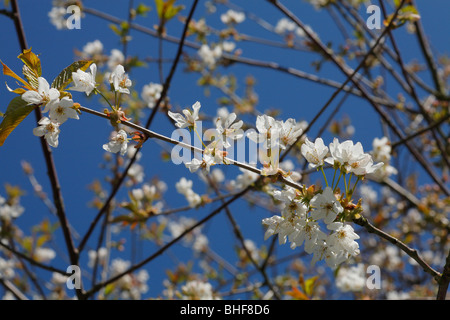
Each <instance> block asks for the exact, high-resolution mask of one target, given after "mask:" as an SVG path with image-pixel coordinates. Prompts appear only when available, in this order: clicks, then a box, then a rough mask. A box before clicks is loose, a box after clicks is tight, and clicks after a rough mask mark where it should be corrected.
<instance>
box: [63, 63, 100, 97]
mask: <svg viewBox="0 0 450 320" xmlns="http://www.w3.org/2000/svg"><path fill="white" fill-rule="evenodd" d="M89 70H90V71H91V72H90V73H89V72H85V71H83V70H81V69H78V70H77V72H72V80H73V84H74V86H73V87H70V88H69V90H73V91H79V92H84V93H86V95H90V94H91V92H92V91H94V89H95V86H96V83H95V76H96V74H97V65H96V64H95V63H93V64H91V65H90V66H89Z"/></svg>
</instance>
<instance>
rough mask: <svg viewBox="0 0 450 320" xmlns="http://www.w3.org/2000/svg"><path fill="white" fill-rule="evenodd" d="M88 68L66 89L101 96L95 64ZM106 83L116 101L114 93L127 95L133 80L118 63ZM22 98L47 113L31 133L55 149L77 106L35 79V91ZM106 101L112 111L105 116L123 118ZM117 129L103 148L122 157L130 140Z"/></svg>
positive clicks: (78, 71) (74, 74) (117, 110)
mask: <svg viewBox="0 0 450 320" xmlns="http://www.w3.org/2000/svg"><path fill="white" fill-rule="evenodd" d="M89 69H90V70H89V72H86V71H83V70H81V69H78V70H77V71H76V72H73V73H72V80H73V86H72V87H70V88H68V90H72V91H77V92H84V93H86V95H87V96H89V95H90V94H91V93H92V92H94V93H99V94H101V92H100V91H99V90H98V89H97V83H96V80H95V77H96V73H97V65H96V64H95V63H93V64H91V65H90V67H89ZM109 83H110V85H111V88H113V90H114V92H115V94H116V102H117V94H130V90H129V87H131V85H132V81H131V80H130V79H129V78H128V75H127V74H126V73H125V69H124V67H123V66H122V65H121V64H117V65H116V66H115V68H114V70H113V72H111V73H110V74H109ZM155 94H156V92H155ZM102 96H103V95H102ZM103 97H104V96H103ZM22 99H23V100H24V101H25V102H27V103H28V104H29V105H31V104H34V105H39V106H43V107H44V109H43V113H47V112H48V113H49V116H48V117H43V118H42V119H41V120H39V122H38V124H39V127H37V128H35V129H34V130H33V133H34V135H36V136H39V137H42V136H44V138H45V140H46V141H47V143H48V144H49V145H50V146H52V147H54V148H56V147H58V144H59V134H60V126H61V125H62V124H63V123H64V122H66V121H67V120H68V119H69V118H72V119H79V116H78V112H79V110H78V108H79V107H80V105H79V104H78V103H74V101H73V100H72V99H71V97H69V96H68V95H65V96H64V97H61V93H60V91H58V90H57V89H55V88H50V85H49V83H48V82H47V80H46V79H45V78H43V77H39V78H38V88H37V89H36V90H28V91H26V92H25V93H23V94H22ZM105 99H106V98H105ZM106 101H107V102H108V104H109V105H110V107H111V109H112V111H111V113H108V114H113V115H114V116H116V117H117V118H118V119H117V120H120V119H122V120H123V119H125V114H124V113H123V111H121V108H119V107H117V106H113V105H112V104H111V103H110V102H109V101H108V100H106ZM149 104H150V102H149ZM116 129H117V130H116V131H114V132H113V133H112V134H111V137H110V141H109V142H108V143H106V144H104V145H103V149H104V150H106V151H109V152H112V153H118V152H120V154H121V155H124V154H125V153H126V152H127V146H128V141H129V140H130V138H128V134H127V132H126V131H125V130H123V129H119V128H118V125H116Z"/></svg>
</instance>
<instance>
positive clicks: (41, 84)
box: [22, 77, 59, 104]
mask: <svg viewBox="0 0 450 320" xmlns="http://www.w3.org/2000/svg"><path fill="white" fill-rule="evenodd" d="M58 98H59V91H58V90H57V89H55V88H50V85H49V84H48V82H47V80H45V78H43V77H39V78H38V89H37V91H35V90H28V91H27V92H25V93H23V94H22V100H24V101H26V102H28V104H47V103H49V102H50V101H52V100H55V99H58Z"/></svg>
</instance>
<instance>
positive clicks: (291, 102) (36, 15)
mask: <svg viewBox="0 0 450 320" xmlns="http://www.w3.org/2000/svg"><path fill="white" fill-rule="evenodd" d="M178 2H179V3H184V4H186V6H187V7H189V5H190V3H191V1H178ZM83 3H84V5H85V6H86V7H92V8H96V9H98V10H103V11H105V12H107V13H108V14H111V15H113V16H116V17H119V18H122V19H126V12H127V8H128V1H119V0H114V1H106V0H96V1H93V0H87V1H83ZM284 3H285V5H286V6H289V8H290V9H291V10H292V11H293V12H294V13H297V14H298V15H299V17H300V18H301V19H302V21H304V23H306V24H309V25H310V26H311V27H312V28H313V29H314V30H315V31H316V32H317V33H318V34H319V35H320V37H321V39H322V40H323V42H324V43H327V42H328V41H332V42H333V43H334V44H337V43H339V42H341V41H342V37H341V36H340V34H339V32H338V30H336V28H335V27H334V26H333V24H331V23H330V21H331V20H330V17H329V15H328V14H326V13H324V12H320V13H319V12H317V11H316V10H314V9H313V8H312V7H311V6H310V5H308V4H306V3H305V2H304V1H284ZM375 3H376V2H375ZM112 4H113V5H112ZM19 5H20V9H21V14H22V19H23V23H24V30H25V33H26V37H27V40H28V43H29V45H30V46H31V47H32V48H33V51H34V52H35V53H37V54H40V58H41V61H42V67H43V76H44V77H45V78H47V79H48V80H49V82H51V80H52V79H53V78H54V77H55V76H56V75H57V74H58V73H59V72H60V71H61V70H62V69H63V68H64V67H66V66H68V65H70V64H71V63H72V62H73V61H74V60H75V59H76V57H75V55H74V49H78V50H81V49H82V47H83V46H84V45H85V44H86V43H87V42H90V41H94V40H96V39H100V40H101V41H102V43H103V45H104V51H105V52H106V53H109V52H110V50H112V49H114V48H117V49H121V45H120V44H119V42H118V38H117V36H115V35H114V34H113V32H112V31H111V29H110V28H109V27H108V25H109V22H105V21H102V20H101V19H99V18H98V17H93V16H91V15H87V16H86V17H85V18H83V19H82V21H81V30H64V31H58V30H56V28H55V27H54V26H53V25H51V24H50V22H49V19H48V17H47V14H48V12H49V11H50V9H51V1H39V5H36V1H35V0H20V1H19ZM240 5H243V4H240ZM417 5H418V8H419V12H420V13H421V16H422V20H423V25H424V28H425V30H426V33H427V35H428V36H429V37H430V42H431V44H432V49H433V50H434V51H435V52H440V53H445V52H448V51H449V48H450V44H449V42H448V39H447V38H446V35H448V34H450V24H448V23H446V21H448V13H449V12H450V11H449V9H450V3H449V2H448V1H437V0H432V1H424V0H418V1H417ZM150 6H151V7H152V9H153V10H152V12H151V13H150V14H149V17H147V18H142V17H140V18H138V19H137V20H136V23H139V24H142V25H145V26H147V27H152V26H153V25H154V24H156V23H157V21H156V20H155V10H154V5H153V1H151V2H150ZM245 7H246V9H248V10H251V11H252V12H254V13H255V14H258V15H260V16H261V17H262V18H263V19H265V20H267V21H268V22H270V23H272V24H275V23H276V22H277V21H278V19H279V18H281V14H280V13H279V12H277V11H276V10H275V9H274V8H273V7H272V6H271V5H270V4H269V3H267V2H266V1H259V0H248V1H246V2H245ZM218 10H219V12H223V11H224V10H225V8H223V7H218ZM182 13H183V15H187V10H184V11H183V12H182ZM202 16H206V19H207V22H208V23H211V25H213V26H215V27H217V28H222V27H223V25H222V24H221V22H220V21H219V19H218V16H219V15H218V14H217V13H216V14H215V15H206V9H205V6H204V1H200V4H199V7H198V9H197V11H196V14H195V16H194V18H195V19H198V18H200V17H202ZM0 29H1V30H3V31H2V32H1V35H0V40H1V43H2V46H1V47H0V59H1V60H2V61H3V62H4V63H5V64H7V65H8V66H9V67H10V68H11V69H12V70H14V71H16V73H20V69H21V62H20V61H19V60H18V59H17V58H16V57H17V56H18V54H19V53H20V46H19V44H18V41H17V39H16V33H15V29H14V25H13V23H12V22H11V21H10V20H9V19H8V18H6V17H4V16H0ZM181 30H182V25H181V23H180V22H179V21H170V22H169V25H168V33H169V34H170V35H173V36H178V35H179V34H180V33H181ZM239 30H242V31H243V32H244V33H247V34H250V35H254V36H258V37H262V38H264V37H268V38H269V39H273V40H279V37H277V36H276V35H273V34H270V33H269V32H267V31H265V30H261V28H260V27H259V26H257V25H256V24H255V23H254V22H253V21H251V20H250V19H247V20H246V21H245V22H244V23H243V24H242V25H241V26H240V27H239ZM131 36H132V37H133V41H132V42H131V43H130V44H129V47H128V48H129V49H128V50H129V54H130V55H140V56H141V57H144V56H153V57H155V56H157V41H156V40H155V39H154V38H151V37H149V36H147V35H143V34H142V33H139V32H137V31H134V30H132V31H131ZM395 36H396V40H397V41H398V44H399V47H400V48H405V47H408V48H411V49H410V50H404V51H403V54H404V57H403V58H404V60H405V61H411V60H415V59H416V60H418V61H423V59H422V56H421V53H420V52H419V51H418V46H417V42H416V41H415V39H414V37H413V36H412V35H408V34H407V33H406V32H405V31H404V29H402V30H398V31H395ZM190 40H192V41H194V39H190ZM238 47H239V48H242V51H243V53H242V55H243V56H244V57H249V58H254V59H260V60H264V61H274V62H278V63H280V64H281V65H283V66H292V67H296V68H298V69H300V70H304V71H307V72H311V73H314V68H313V67H312V66H311V62H312V61H313V60H315V59H316V56H314V55H312V54H311V53H303V52H300V53H298V52H293V51H292V50H287V49H277V48H270V47H267V46H264V45H256V44H250V43H242V44H241V43H238ZM175 50H176V45H174V44H171V43H165V44H164V52H165V54H166V55H167V56H169V57H170V56H171V55H173V52H175ZM187 50H188V51H189V50H190V49H187ZM190 52H191V53H192V52H193V51H192V50H190ZM169 67H170V64H165V66H164V71H165V73H166V74H167V72H168V70H169ZM183 67H184V66H183V65H182V64H180V65H179V66H178V69H177V72H176V75H175V77H174V80H173V82H172V85H171V90H170V92H169V96H170V99H171V102H172V103H173V105H174V106H180V107H183V108H184V107H188V106H191V105H192V104H193V103H194V102H195V101H200V102H201V103H202V111H203V112H205V113H206V114H208V115H211V116H213V115H215V112H216V109H217V107H218V105H217V103H216V99H217V98H218V97H219V95H218V92H217V91H214V90H212V94H211V96H209V97H206V96H204V94H203V89H202V88H199V87H198V86H196V81H197V79H198V76H197V75H193V74H186V73H184V72H183ZM222 71H223V72H230V73H233V74H235V75H236V76H237V77H238V79H239V80H238V81H239V82H238V85H239V86H240V89H239V90H241V92H242V90H243V79H244V77H245V76H247V75H252V76H253V77H255V78H256V80H257V82H256V86H255V90H256V91H257V94H258V96H259V103H258V107H257V108H258V110H259V111H261V112H264V111H265V110H267V109H272V108H280V109H281V110H282V113H281V115H280V118H281V119H287V118H289V117H293V118H295V119H297V120H307V121H309V120H311V119H312V117H313V116H314V115H315V113H316V112H317V111H318V110H319V109H320V108H321V106H322V105H323V104H324V103H325V102H326V101H327V99H328V98H329V97H330V96H331V94H332V93H333V91H334V89H330V88H327V87H324V86H321V85H318V84H314V83H311V82H308V81H306V80H301V79H296V78H294V77H292V76H290V75H286V74H282V73H279V72H276V71H273V70H265V69H262V68H256V67H247V66H243V65H234V66H231V67H230V68H228V69H224V70H222ZM320 75H321V76H324V77H327V78H331V79H335V80H342V79H343V76H342V74H340V72H339V71H338V70H336V68H335V67H334V66H332V65H330V64H327V65H326V66H324V68H323V70H322V71H321V72H320ZM130 78H131V79H132V80H133V84H134V86H135V87H136V88H139V89H138V92H140V91H141V89H140V88H142V86H143V85H144V84H147V83H149V82H158V81H159V80H158V70H157V67H156V65H155V64H149V65H148V67H146V68H143V69H139V70H134V71H133V72H132V73H131V75H130ZM0 79H1V80H2V81H1V83H4V82H5V81H7V82H8V84H9V85H10V86H11V87H12V86H14V81H13V79H12V78H8V77H6V76H1V77H0ZM426 80H427V81H428V79H426ZM391 83H392V80H391V82H390V83H389V85H390V84H391ZM389 89H390V92H395V90H396V87H395V86H389ZM73 96H74V100H77V101H79V102H80V103H81V104H82V105H86V106H88V107H90V108H92V109H96V110H99V111H101V110H102V109H103V108H104V106H103V105H100V104H99V103H96V102H95V99H97V98H94V99H89V100H88V99H85V97H84V95H82V94H78V93H74V94H73ZM13 97H14V94H12V93H9V92H8V91H7V90H6V87H3V88H2V87H0V111H3V112H4V111H5V110H6V107H7V105H8V103H9V101H10V100H11V99H12V98H13ZM339 99H340V98H338V99H337V100H336V101H338V100H339ZM333 108H334V107H333V105H332V106H331V107H330V108H329V110H328V111H327V112H326V113H325V114H324V115H323V117H322V118H321V119H322V121H323V120H324V119H326V118H327V116H328V115H329V114H330V112H331V110H332V109H333ZM343 115H349V116H350V117H351V118H352V125H353V126H354V127H355V135H354V140H355V141H361V142H362V143H363V146H364V148H365V150H370V149H371V142H372V140H373V138H374V137H380V136H381V134H382V133H381V128H380V125H379V122H378V121H374V120H373V119H374V116H375V114H374V112H373V110H372V109H371V107H370V106H369V105H367V103H365V102H363V101H362V100H361V99H358V98H354V97H351V98H349V99H348V100H347V102H346V103H345V105H344V106H343V107H342V109H341V112H340V113H339V115H338V117H337V118H338V119H340V118H341V117H342V116H343ZM322 121H319V122H318V124H317V125H316V126H315V127H314V128H313V129H312V130H311V132H310V134H311V135H314V134H315V133H316V132H317V130H318V129H319V128H320V126H321V124H322V123H323V122H322ZM35 126H36V120H35V118H34V114H31V115H30V116H29V117H28V118H27V119H26V120H25V121H23V123H21V124H20V125H19V126H18V127H17V128H16V130H15V131H14V132H13V133H12V134H11V135H10V136H9V137H8V139H7V140H6V142H5V144H4V146H2V147H0V165H1V168H2V172H1V173H0V195H4V189H3V185H4V183H6V182H8V183H10V184H12V185H18V186H20V187H21V188H22V189H24V190H26V192H27V193H26V195H25V196H24V197H23V198H22V201H21V203H22V205H23V206H24V207H25V208H26V211H25V213H24V215H23V216H21V217H20V218H19V219H18V224H19V225H20V226H21V227H22V228H23V229H24V230H25V232H27V228H29V226H31V225H33V224H35V223H38V222H40V221H42V218H43V216H44V215H48V210H46V208H45V206H44V205H43V204H42V203H41V202H40V201H39V200H38V199H37V198H36V197H34V196H33V192H32V190H31V188H30V183H29V181H28V179H27V178H26V176H25V175H24V174H23V172H22V170H21V161H23V160H24V161H28V162H30V163H31V165H32V166H33V168H34V169H35V174H36V177H37V179H38V180H39V182H40V183H41V184H42V185H43V186H44V190H45V191H46V192H47V193H48V194H50V188H49V185H48V179H47V176H46V168H45V163H44V161H43V157H42V151H41V147H40V144H39V142H38V139H37V138H36V137H35V136H33V134H32V129H33V128H34V127H35ZM171 128H172V125H171V124H170V123H169V122H168V119H167V118H166V117H165V116H163V115H162V114H160V113H159V114H157V116H156V119H155V121H154V123H153V124H152V127H151V129H152V130H154V131H157V132H160V133H162V134H165V135H169V136H170V134H171V131H172V129H171ZM110 130H111V127H110V126H109V124H108V123H107V122H106V121H105V120H104V119H99V118H96V117H94V116H91V115H88V114H83V115H82V117H81V119H80V120H79V121H69V122H67V123H66V124H64V127H63V128H62V133H61V135H60V145H59V147H58V148H57V149H53V155H54V159H55V163H56V168H57V170H58V174H59V179H60V182H61V186H62V192H63V195H64V201H65V206H66V209H67V215H68V218H69V221H70V222H71V223H72V224H73V225H74V226H75V227H76V228H77V229H78V231H79V232H80V233H81V234H84V232H85V230H86V228H87V226H88V223H89V222H90V220H91V219H92V217H93V216H94V215H95V214H96V210H93V209H91V208H89V207H88V205H87V203H88V202H89V201H90V200H91V199H92V193H91V192H89V191H88V189H87V186H88V185H89V184H90V183H91V182H92V181H93V177H95V176H97V177H98V178H99V179H100V180H101V179H102V178H103V177H104V175H105V170H103V169H101V168H99V163H100V162H101V161H102V157H103V155H104V151H103V150H102V148H101V146H102V144H103V143H106V141H107V139H108V135H109V133H110ZM331 139H332V137H331V135H329V134H326V135H325V136H324V140H325V143H326V144H327V143H329V142H331ZM161 150H162V149H161V148H160V147H159V146H158V145H157V144H156V143H155V142H153V141H150V142H148V143H147V144H146V145H145V148H143V150H142V154H143V158H142V161H141V162H140V163H141V164H142V165H144V166H146V180H147V179H150V178H152V177H153V176H155V175H158V176H159V177H160V178H161V179H163V180H164V181H166V182H167V184H168V186H169V190H168V193H171V194H172V195H171V196H170V198H169V199H170V200H169V201H170V206H171V207H179V206H183V205H186V201H185V199H184V198H183V196H181V195H179V194H177V193H176V190H175V182H176V181H178V180H179V178H180V177H181V176H186V177H187V178H189V179H192V180H194V185H195V186H196V187H195V190H196V191H198V192H199V193H202V191H203V190H204V186H203V185H202V184H201V182H200V180H198V179H197V178H196V176H195V175H192V174H190V173H189V171H188V170H187V169H186V168H184V167H182V166H175V165H173V164H172V163H171V162H162V161H161V160H160V159H159V155H160V151H161ZM223 169H224V172H228V173H230V176H227V178H230V179H231V178H234V177H235V175H236V173H237V171H236V170H235V169H234V168H223ZM104 186H105V187H106V186H107V185H106V183H105V184H104ZM121 196H123V194H121ZM119 197H120V196H119ZM215 207H216V206H215V205H209V206H207V207H206V208H205V209H204V210H199V212H195V211H190V212H189V214H192V215H193V216H194V217H202V216H203V215H204V214H205V213H208V212H210V211H211V210H212V209H213V208H215ZM231 209H232V212H234V213H235V216H236V218H237V220H238V221H239V223H240V224H241V228H242V230H244V234H246V235H248V237H253V239H254V240H255V241H257V242H258V243H260V244H261V243H263V241H262V232H261V231H262V230H261V227H260V221H261V219H262V218H263V217H266V216H267V213H266V212H264V211H261V210H256V209H250V210H249V209H248V207H247V205H245V203H244V202H242V201H239V202H237V203H235V204H233V205H232V206H231ZM50 219H54V218H52V217H51V218H50ZM224 223H225V224H226V225H227V227H229V223H228V222H227V221H226V220H225V219H224V218H223V215H221V217H219V218H217V219H215V220H214V221H212V223H210V224H209V225H208V227H207V228H208V230H210V232H211V234H210V235H211V239H210V240H211V242H212V243H213V244H212V246H213V249H214V250H216V251H217V252H219V253H220V254H221V255H223V256H225V257H226V256H228V255H231V254H233V253H232V246H231V245H230V244H231V243H230V241H232V240H230V237H229V234H231V228H227V229H226V230H222V229H223V228H222V226H223V224H224ZM217 230H220V231H219V232H221V233H217V232H218V231H217ZM216 235H217V238H220V239H219V240H218V241H217V239H214V238H213V237H214V236H216ZM94 239H96V237H94ZM264 244H266V245H267V244H268V242H266V243H264ZM61 248H62V249H63V248H64V246H62V245H61ZM174 250H178V249H174ZM279 250H286V253H287V254H289V253H291V252H290V249H289V248H288V246H285V247H284V248H282V247H280V248H279ZM126 255H127V253H125V255H124V257H126ZM142 255H143V256H142V257H146V256H147V254H146V252H144V253H142ZM162 265H167V266H168V267H169V268H170V267H173V262H172V261H171V259H170V258H168V257H160V258H158V261H154V262H152V263H151V264H149V266H148V267H149V268H150V269H151V270H152V271H151V278H150V281H149V285H150V287H151V288H152V286H154V287H157V288H160V282H161V279H162V277H164V270H163V269H162V268H161V267H160V266H162ZM150 269H149V270H150ZM154 271H155V273H153V272H154ZM155 279H156V280H155ZM153 281H155V282H153ZM154 287H153V288H154ZM156 292H158V291H157V290H155V293H156Z"/></svg>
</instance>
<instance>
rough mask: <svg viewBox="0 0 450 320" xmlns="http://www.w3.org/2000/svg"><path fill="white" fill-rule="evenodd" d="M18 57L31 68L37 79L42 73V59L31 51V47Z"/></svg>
mask: <svg viewBox="0 0 450 320" xmlns="http://www.w3.org/2000/svg"><path fill="white" fill-rule="evenodd" d="M18 58H19V59H20V60H22V62H23V63H24V64H25V65H26V66H28V68H30V69H31V71H32V72H33V73H34V76H35V77H36V79H37V78H39V77H40V76H41V75H42V69H41V60H40V59H39V58H38V56H37V55H36V54H34V53H33V52H32V51H31V48H30V49H27V50H23V53H21V54H20V55H19V56H18Z"/></svg>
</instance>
